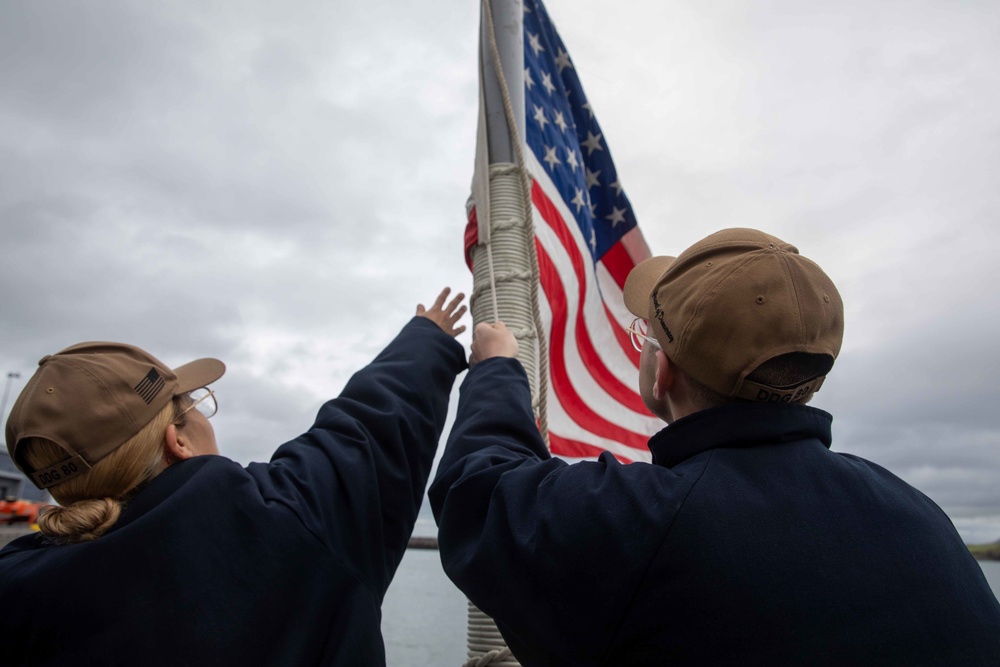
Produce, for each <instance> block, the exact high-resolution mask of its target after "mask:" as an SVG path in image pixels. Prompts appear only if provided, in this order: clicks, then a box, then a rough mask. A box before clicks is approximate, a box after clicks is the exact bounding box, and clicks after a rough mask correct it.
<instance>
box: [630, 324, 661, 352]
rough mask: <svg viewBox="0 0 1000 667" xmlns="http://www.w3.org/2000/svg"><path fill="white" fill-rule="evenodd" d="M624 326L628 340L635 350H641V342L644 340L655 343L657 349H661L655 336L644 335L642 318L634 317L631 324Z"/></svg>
mask: <svg viewBox="0 0 1000 667" xmlns="http://www.w3.org/2000/svg"><path fill="white" fill-rule="evenodd" d="M625 328H626V329H628V337H629V340H631V341H632V347H634V348H635V349H636V350H637V351H639V352H642V342H643V341H644V340H645V341H649V342H650V343H652V344H653V345H655V346H656V347H657V349H663V348H661V347H660V344H659V343H658V342H657V341H656V339H655V338H650V337H649V336H647V335H646V320H644V319H643V318H641V317H637V318H635V319H634V320H632V324H630V325H629V326H627V327H625Z"/></svg>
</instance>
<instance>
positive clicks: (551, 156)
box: [542, 146, 562, 169]
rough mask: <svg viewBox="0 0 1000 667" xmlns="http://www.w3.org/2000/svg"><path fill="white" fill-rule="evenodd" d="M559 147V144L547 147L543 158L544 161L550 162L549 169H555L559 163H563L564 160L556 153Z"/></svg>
mask: <svg viewBox="0 0 1000 667" xmlns="http://www.w3.org/2000/svg"><path fill="white" fill-rule="evenodd" d="M557 148H558V146H553V147H552V148H549V147H548V146H546V147H545V157H544V158H542V161H543V162H548V163H549V169H555V168H556V165H557V164H562V160H560V159H559V156H558V155H556V149H557Z"/></svg>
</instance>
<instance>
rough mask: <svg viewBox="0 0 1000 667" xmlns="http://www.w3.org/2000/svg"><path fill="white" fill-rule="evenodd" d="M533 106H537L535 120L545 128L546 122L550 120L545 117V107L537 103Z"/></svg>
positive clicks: (539, 125) (541, 127)
mask: <svg viewBox="0 0 1000 667" xmlns="http://www.w3.org/2000/svg"><path fill="white" fill-rule="evenodd" d="M532 106H533V107H535V120H536V121H538V127H539V129H541V130H544V129H545V124H546V123H548V122H549V119H548V118H546V117H545V109H543V108H542V107H540V106H538V105H537V104H533V105H532Z"/></svg>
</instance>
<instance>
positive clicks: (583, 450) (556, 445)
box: [549, 431, 634, 463]
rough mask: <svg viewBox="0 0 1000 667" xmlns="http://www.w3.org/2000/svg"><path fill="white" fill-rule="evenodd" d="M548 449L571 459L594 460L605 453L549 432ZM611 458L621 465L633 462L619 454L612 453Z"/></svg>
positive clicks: (597, 448)
mask: <svg viewBox="0 0 1000 667" xmlns="http://www.w3.org/2000/svg"><path fill="white" fill-rule="evenodd" d="M549 448H550V449H551V450H552V453H553V454H558V455H559V456H568V457H569V458H573V459H596V458H597V457H598V456H600V455H601V453H602V452H604V451H606V450H604V449H601V448H600V447H594V446H593V445H588V444H587V443H585V442H580V441H579V440H570V439H569V438H563V437H561V436H558V435H556V434H554V433H552V432H551V431H550V432H549ZM612 456H614V457H615V458H616V459H618V460H619V461H621V462H622V463H632V461H633V460H634V459H630V458H626V457H624V456H622V455H621V454H614V453H612Z"/></svg>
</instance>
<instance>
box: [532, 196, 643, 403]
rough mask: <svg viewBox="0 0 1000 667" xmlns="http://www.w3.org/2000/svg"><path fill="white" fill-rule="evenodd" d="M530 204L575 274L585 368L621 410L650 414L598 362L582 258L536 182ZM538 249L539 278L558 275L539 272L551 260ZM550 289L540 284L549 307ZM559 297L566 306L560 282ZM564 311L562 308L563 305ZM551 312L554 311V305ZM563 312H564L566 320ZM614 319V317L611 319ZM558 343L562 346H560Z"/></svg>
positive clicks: (578, 333) (576, 327)
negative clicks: (589, 323)
mask: <svg viewBox="0 0 1000 667" xmlns="http://www.w3.org/2000/svg"><path fill="white" fill-rule="evenodd" d="M532 194H533V197H532V200H533V203H534V205H535V207H536V208H537V209H538V211H539V213H541V215H542V219H544V220H545V222H546V223H548V225H549V227H551V228H552V230H553V231H554V232H555V233H556V237H557V238H558V239H559V242H560V243H561V244H562V245H563V247H564V248H565V249H566V253H567V254H568V255H569V258H570V262H571V264H572V266H573V272H574V273H575V274H576V282H577V295H576V296H577V300H576V303H577V304H579V306H578V308H577V312H576V322H574V329H573V334H574V338H575V339H576V345H577V348H578V350H579V352H580V358H581V360H582V361H583V365H584V367H585V368H586V369H587V372H589V373H590V374H591V375H592V376H593V378H594V380H595V381H596V382H597V384H598V385H600V387H601V388H602V389H603V390H604V391H606V392H607V393H608V394H609V395H610V396H611V397H612V398H614V399H615V400H616V401H618V402H619V403H621V404H622V405H623V406H624V407H626V408H628V409H630V410H632V411H634V412H637V413H639V414H641V415H649V411H648V410H647V409H646V406H645V404H644V403H643V402H642V399H641V398H640V397H639V394H638V393H636V391H635V390H634V389H632V388H630V387H628V386H626V385H625V384H623V383H622V381H621V380H619V379H618V378H617V377H615V375H614V374H613V373H612V372H611V371H609V370H608V368H607V366H606V365H605V364H604V360H603V359H601V357H600V355H599V354H598V353H597V350H596V349H595V348H594V342H593V340H591V338H590V334H589V332H588V331H587V322H586V319H585V317H584V313H583V304H584V302H585V299H586V292H587V283H586V280H585V277H584V266H583V256H582V255H581V254H580V250H579V248H578V247H577V245H576V242H575V241H574V240H573V236H572V234H571V233H570V231H569V228H568V227H566V222H565V221H564V220H563V219H562V216H561V215H559V212H558V211H557V210H556V209H555V206H553V204H552V202H551V200H549V198H548V197H547V196H546V195H545V193H544V192H543V191H542V189H541V186H539V185H538V183H537V181H536V182H535V185H534V188H533V192H532ZM536 246H538V266H539V270H540V275H541V276H543V277H544V276H546V275H549V276H552V275H558V272H556V271H555V269H554V268H553V269H552V270H551V271H541V266H542V256H543V255H544V256H545V261H546V262H548V263H549V264H550V265H551V264H552V260H551V259H550V258H549V257H548V255H547V254H546V253H545V251H544V250H543V249H542V247H541V245H540V244H538V243H536ZM550 287H555V286H554V285H546V284H545V281H544V280H543V281H542V289H543V290H544V291H545V295H546V297H548V298H549V302H550V304H552V300H553V299H552V298H551V296H550V291H551V290H550V289H549V288H550ZM558 298H560V299H562V300H563V303H564V304H565V299H566V298H567V297H566V296H565V290H564V289H563V285H562V281H559V289H558ZM564 308H565V306H564ZM553 310H555V308H554V306H553ZM565 313H566V310H564V312H563V316H564V317H565ZM612 319H613V318H612ZM612 327H613V328H620V327H618V326H617V325H612ZM552 333H553V336H552V337H553V338H555V335H554V334H555V327H554V326H553V332H552ZM560 344H561V343H560ZM628 346H629V348H631V347H632V344H631V342H629V343H628ZM550 356H552V358H557V357H555V355H550Z"/></svg>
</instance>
